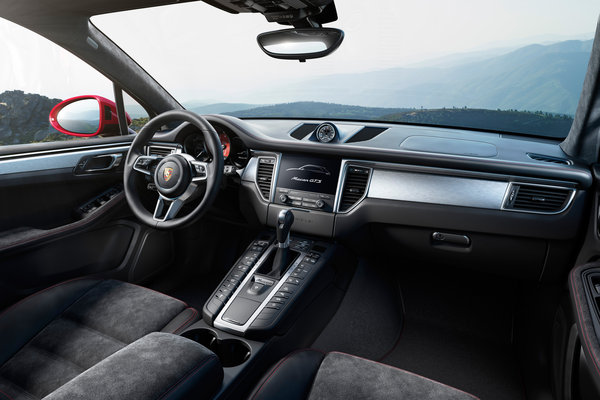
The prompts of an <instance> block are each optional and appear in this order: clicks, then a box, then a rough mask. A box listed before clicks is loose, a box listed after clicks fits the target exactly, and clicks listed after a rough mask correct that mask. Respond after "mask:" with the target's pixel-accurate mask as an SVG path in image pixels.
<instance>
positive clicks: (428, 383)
mask: <svg viewBox="0 0 600 400" xmlns="http://www.w3.org/2000/svg"><path fill="white" fill-rule="evenodd" d="M274 399H286V400H307V399H308V400H326V399H327V400H351V399H373V400H384V399H399V400H402V399H405V400H434V399H435V400H477V397H475V396H472V395H470V394H468V393H465V392H462V391H460V390H458V389H455V388H452V387H450V386H446V385H444V384H441V383H439V382H435V381H432V380H430V379H427V378H424V377H422V376H419V375H416V374H413V373H411V372H408V371H404V370H401V369H398V368H394V367H390V366H388V365H384V364H380V363H377V362H374V361H370V360H365V359H363V358H360V357H355V356H352V355H349V354H344V353H337V352H332V353H327V354H325V353H323V352H320V351H317V350H301V351H298V352H295V353H292V354H290V355H289V356H287V357H286V358H284V359H283V360H281V361H280V362H279V363H277V364H276V365H275V366H274V367H273V368H272V369H271V370H270V371H269V372H267V374H265V376H264V377H263V379H262V380H261V382H260V383H259V384H258V385H257V386H256V388H255V389H254V391H253V393H252V394H251V395H250V397H249V400H274Z"/></svg>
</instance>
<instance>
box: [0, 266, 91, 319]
mask: <svg viewBox="0 0 600 400" xmlns="http://www.w3.org/2000/svg"><path fill="white" fill-rule="evenodd" d="M83 279H93V278H88V277H85V276H84V277H79V278H73V279H69V280H68V281H64V282H59V283H57V284H55V285H52V286H50V287H47V288H46V289H43V290H40V291H39V292H36V293H33V294H30V295H29V296H27V297H25V298H24V299H22V300H20V301H18V302H16V303H15V304H13V305H12V306H10V307H8V308H7V309H5V310H4V311H2V313H0V317H2V316H3V315H4V314H6V313H7V312H8V311H9V310H11V309H12V308H14V307H16V306H18V305H19V304H21V303H24V302H26V301H27V300H30V299H32V298H34V297H35V296H37V295H40V294H42V293H44V292H47V291H48V290H50V289H54V288H55V287H58V286H61V285H65V284H67V283H70V282H74V281H78V280H83Z"/></svg>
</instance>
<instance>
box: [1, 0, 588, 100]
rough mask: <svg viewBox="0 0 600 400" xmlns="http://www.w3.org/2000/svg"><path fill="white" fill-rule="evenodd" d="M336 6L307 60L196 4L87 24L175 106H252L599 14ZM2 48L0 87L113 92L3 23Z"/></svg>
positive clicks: (574, 5)
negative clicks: (265, 95)
mask: <svg viewBox="0 0 600 400" xmlns="http://www.w3.org/2000/svg"><path fill="white" fill-rule="evenodd" d="M336 6H337V10H338V15H339V20H338V21H336V22H334V23H331V24H328V25H327V26H330V27H336V28H340V29H342V30H344V32H345V34H346V36H345V40H344V43H342V45H341V47H340V48H339V49H338V50H337V51H336V52H335V53H333V54H332V55H330V56H329V57H326V58H323V59H318V60H309V61H308V62H306V63H299V62H297V61H288V60H276V59H272V58H269V57H268V56H266V55H265V54H264V53H263V52H262V51H261V50H260V49H259V47H258V46H257V44H256V36H257V35H258V34H259V33H261V32H265V31H269V30H275V29H281V28H284V27H283V26H280V25H276V24H270V23H268V22H266V20H265V18H264V17H263V16H262V15H260V14H241V15H232V14H228V13H225V12H223V11H221V10H218V9H216V8H214V7H211V6H209V5H207V4H205V3H202V2H195V3H184V4H177V5H172V6H165V7H158V8H150V9H143V10H135V11H130V12H123V13H118V14H110V15H102V16H96V17H93V18H92V22H93V23H94V24H95V25H96V26H98V27H99V28H100V29H101V30H102V31H104V32H105V33H106V34H107V35H108V36H109V37H111V38H112V39H113V40H114V41H115V42H116V43H117V44H118V45H119V46H121V47H122V48H123V49H124V50H125V51H127V52H128V53H129V54H130V55H131V56H132V57H133V58H134V59H136V60H137V61H138V62H139V63H140V64H141V65H142V66H143V67H144V68H145V69H146V70H147V71H148V72H149V73H150V74H151V75H153V76H154V77H155V78H156V79H157V80H158V82H159V83H161V84H162V85H163V86H164V87H165V88H166V89H167V90H168V91H169V92H171V93H172V94H173V95H174V96H175V98H176V99H178V100H179V101H181V102H184V103H185V102H189V101H199V102H205V103H210V102H251V103H257V102H258V101H257V100H260V102H264V99H256V98H254V97H253V93H255V91H256V90H257V89H258V88H262V90H263V92H264V88H265V87H273V88H278V87H282V86H285V85H286V84H287V83H290V82H297V81H300V80H305V79H307V78H311V77H317V76H323V75H330V74H338V73H353V72H365V71H372V70H379V69H386V68H391V67H398V66H410V65H415V64H422V63H423V61H425V60H430V59H438V58H440V57H444V56H447V55H452V54H456V53H470V52H478V51H484V50H490V49H504V51H506V49H511V48H517V47H519V46H524V45H527V44H532V43H547V42H553V41H560V40H566V39H590V38H591V37H593V32H594V30H595V27H596V21H597V17H598V14H599V13H600V5H599V3H598V1H597V0H573V1H565V0H526V1H523V0H505V1H499V0H454V1H452V0H440V1H434V0H421V1H399V0H372V1H368V2H367V1H364V0H337V1H336ZM0 14H1V11H0ZM0 50H1V51H2V53H1V54H3V55H4V56H3V57H2V58H1V59H0V92H2V91H4V90H7V89H21V90H25V91H26V92H33V93H41V94H45V95H47V96H50V97H58V98H66V97H70V96H74V95H78V94H91V93H94V94H100V95H105V96H107V95H110V93H111V88H110V84H109V82H108V81H106V80H105V79H104V78H103V77H100V78H99V77H98V74H97V73H96V72H95V71H94V70H92V69H91V68H90V67H88V66H87V65H86V64H84V63H83V62H81V61H80V60H77V59H75V57H74V56H72V55H70V54H69V53H67V52H65V51H64V50H62V49H60V48H58V47H57V46H55V45H49V44H48V43H47V41H46V40H45V39H43V38H40V37H38V36H37V35H36V34H34V33H31V32H29V31H26V30H25V29H23V28H21V27H18V26H16V25H14V24H12V23H9V22H7V21H5V20H0ZM498 51H500V50H498ZM6 55H8V56H6Z"/></svg>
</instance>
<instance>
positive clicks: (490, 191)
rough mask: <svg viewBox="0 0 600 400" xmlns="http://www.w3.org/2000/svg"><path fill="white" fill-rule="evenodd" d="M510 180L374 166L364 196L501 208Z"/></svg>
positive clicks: (493, 208)
mask: <svg viewBox="0 0 600 400" xmlns="http://www.w3.org/2000/svg"><path fill="white" fill-rule="evenodd" d="M508 186H509V183H508V182H502V181H492V180H484V179H473V178H458V177H452V176H442V175H431V174H423V173H414V172H402V171H389V170H383V169H374V170H373V173H372V178H371V185H370V186H369V192H368V195H367V197H369V198H373V199H384V200H399V201H410V202H415V203H429V204H439V205H449V206H461V207H473V208H487V209H492V210H500V209H501V208H502V202H503V199H504V197H505V195H506V191H507V189H508Z"/></svg>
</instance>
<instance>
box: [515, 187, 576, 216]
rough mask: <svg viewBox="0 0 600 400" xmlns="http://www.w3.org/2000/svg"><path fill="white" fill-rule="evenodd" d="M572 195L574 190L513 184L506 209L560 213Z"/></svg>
mask: <svg viewBox="0 0 600 400" xmlns="http://www.w3.org/2000/svg"><path fill="white" fill-rule="evenodd" d="M572 194H573V190H572V189H566V188H565V189H562V188H554V187H548V186H537V185H524V184H520V183H519V184H514V183H513V184H512V185H511V188H510V192H509V195H508V197H507V199H506V202H505V204H504V208H506V209H509V210H522V211H533V212H540V213H547V214H553V213H558V212H560V211H562V210H564V209H565V208H566V207H567V205H568V203H569V201H570V200H571V197H572Z"/></svg>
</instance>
